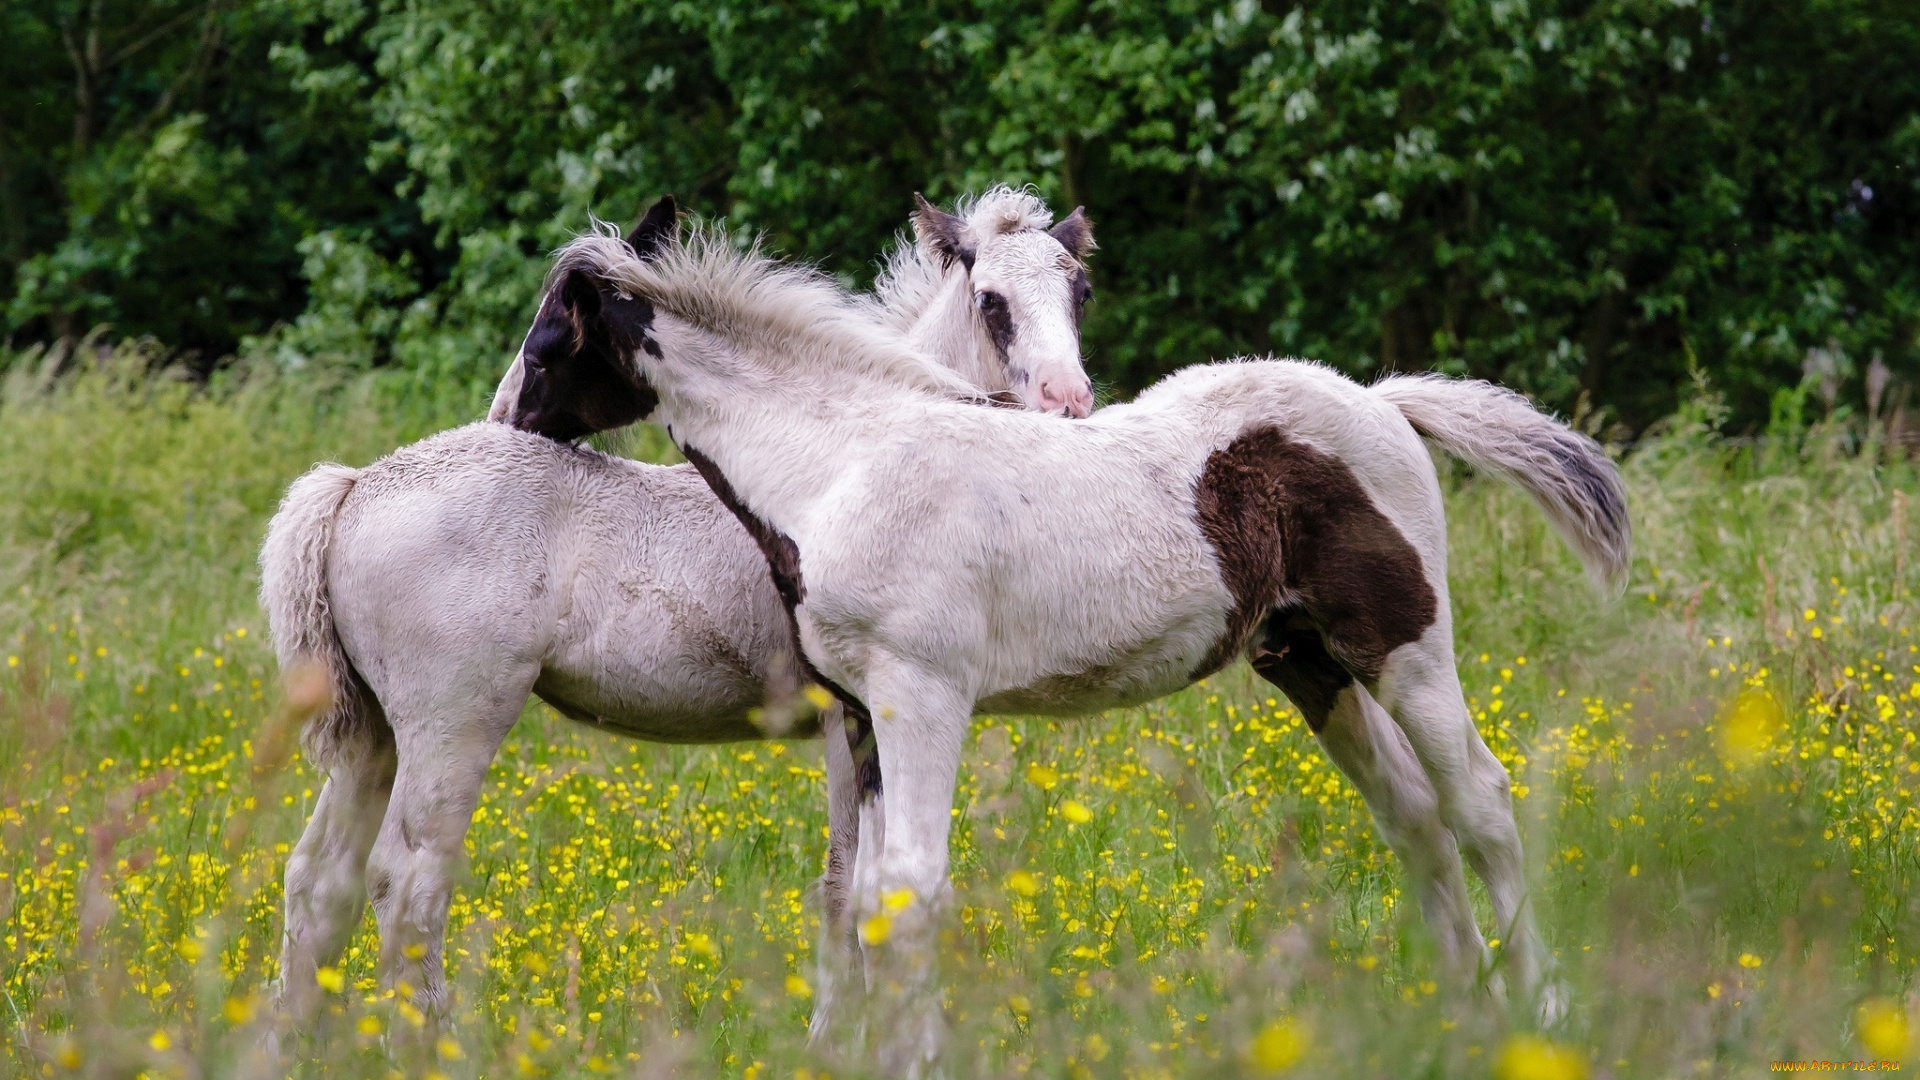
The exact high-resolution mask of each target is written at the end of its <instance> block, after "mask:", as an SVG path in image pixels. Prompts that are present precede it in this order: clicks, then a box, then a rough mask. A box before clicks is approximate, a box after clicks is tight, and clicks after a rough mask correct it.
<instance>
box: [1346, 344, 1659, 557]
mask: <svg viewBox="0 0 1920 1080" xmlns="http://www.w3.org/2000/svg"><path fill="white" fill-rule="evenodd" d="M1372 390H1373V392H1374V393H1375V394H1378V395H1379V396H1381V397H1382V398H1385V399H1386V400H1387V401H1389V402H1392V403H1393V405H1394V407H1395V408H1397V409H1399V410H1400V415H1402V416H1404V417H1406V418H1407V420H1408V422H1409V423H1411V424H1412V425H1413V427H1414V430H1415V431H1418V432H1419V433H1420V434H1421V435H1423V436H1425V437H1426V438H1428V439H1430V440H1432V441H1433V442H1434V443H1436V444H1438V445H1439V446H1440V448H1441V449H1443V450H1445V451H1446V452H1447V453H1449V454H1452V455H1453V456H1454V457H1457V458H1460V459H1461V460H1462V461H1465V462H1467V463H1468V464H1470V465H1472V466H1474V467H1475V468H1477V469H1481V470H1483V471H1485V472H1489V473H1492V474H1493V475H1495V476H1498V477H1500V478H1501V479H1503V480H1506V481H1508V482H1510V483H1512V484H1514V485H1516V486H1518V487H1519V488H1521V489H1522V490H1523V491H1525V492H1526V493H1527V494H1529V495H1532V496H1533V498H1534V501H1536V502H1538V503H1539V504H1540V508H1541V509H1542V510H1544V511H1546V515H1547V518H1548V520H1550V521H1552V522H1553V526H1554V528H1555V529H1557V530H1559V532H1560V535H1561V537H1562V538H1564V539H1565V540H1566V542H1567V546H1568V547H1571V548H1572V549H1573V551H1574V554H1576V555H1578V556H1579V557H1580V561H1581V562H1582V563H1583V564H1585V566H1586V568H1587V573H1588V574H1589V575H1591V576H1592V577H1593V579H1594V581H1595V582H1596V583H1598V584H1599V585H1601V586H1602V587H1604V588H1606V589H1608V590H1610V591H1612V592H1615V593H1617V592H1619V591H1620V590H1621V589H1624V588H1625V587H1626V583H1627V570H1628V565H1629V562H1630V561H1631V559H1632V557H1633V526H1632V524H1631V523H1630V522H1629V521H1628V520H1627V492H1626V487H1625V485H1624V484H1622V483H1621V482H1620V470H1619V469H1617V468H1616V467H1615V466H1614V464H1613V462H1612V461H1611V460H1610V459H1609V458H1608V457H1607V455H1606V454H1605V453H1604V452H1602V451H1601V449H1600V447H1599V445H1598V444H1596V443H1595V442H1594V441H1593V440H1592V439H1589V438H1587V437H1586V436H1585V435H1582V434H1580V433H1579V432H1577V431H1575V430H1573V429H1572V428H1570V427H1568V426H1566V425H1565V424H1562V423H1561V422H1559V421H1558V420H1555V419H1554V418H1552V417H1551V416H1548V415H1546V414H1545V413H1542V412H1540V411H1539V410H1538V409H1535V408H1534V407H1533V405H1532V403H1531V402H1529V401H1527V399H1526V398H1523V397H1521V396H1520V395H1519V394H1516V393H1514V392H1513V391H1511V390H1508V389H1505V388H1504V387H1499V386H1495V385H1493V384H1492V383H1490V382H1482V381H1481V380H1479V379H1449V378H1447V377H1445V376H1442V375H1393V376H1389V377H1388V378H1385V379H1382V380H1380V381H1379V382H1377V383H1375V384H1373V387H1372Z"/></svg>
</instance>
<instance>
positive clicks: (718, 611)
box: [329, 423, 787, 742]
mask: <svg viewBox="0 0 1920 1080" xmlns="http://www.w3.org/2000/svg"><path fill="white" fill-rule="evenodd" d="M329 563H330V565H329V575H330V579H331V590H332V593H333V597H334V608H335V623H336V626H337V627H338V629H339V633H340V636H341V639H342V641H343V643H345V645H346V648H347V650H348V653H349V655H351V656H352V657H353V659H354V663H355V666H356V667H357V668H359V669H360V670H361V671H362V673H363V675H365V676H366V677H367V679H368V681H369V683H370V684H371V685H372V686H373V687H374V690H375V692H376V694H379V695H380V696H381V698H382V700H383V701H386V700H388V699H389V698H391V697H392V696H394V695H395V694H402V695H407V696H419V697H421V698H423V699H446V700H453V701H457V700H459V696H460V694H461V693H462V692H467V691H472V692H481V691H486V692H495V693H512V692H514V691H515V690H516V689H517V690H518V692H521V693H525V692H526V691H527V690H528V689H534V690H537V691H538V692H539V693H540V694H541V695H542V696H543V697H545V698H547V699H548V700H549V701H550V702H552V703H553V704H554V705H555V706H556V707H558V708H560V709H562V710H563V711H565V712H567V713H568V714H569V715H572V716H574V717H576V718H578V719H582V720H589V721H594V722H598V723H601V724H604V725H606V726H610V727H614V728H617V729H620V730H623V731H627V732H629V733H631V734H634V735H637V736H640V737H643V738H651V739H661V740H666V741H691V742H705V741H715V740H724V739H735V738H745V737H752V736H753V735H755V734H756V732H755V730H754V729H753V728H752V726H751V725H750V724H749V723H747V721H746V718H745V714H746V711H747V710H748V709H750V708H752V707H753V706H756V705H759V704H760V703H761V699H762V697H763V696H764V691H763V689H762V687H763V684H764V679H765V676H766V665H767V662H768V658H769V656H770V655H771V653H772V652H773V651H774V650H777V649H779V648H782V647H784V646H785V644H786V641H787V629H786V623H785V613H784V611H783V610H782V609H781V608H780V606H779V599H778V597H777V596H776V595H775V593H774V591H773V586H772V583H771V581H770V580H769V578H768V574H767V571H766V565H765V560H764V559H763V558H762V557H761V555H760V552H759V550H758V549H757V548H756V547H755V546H754V545H753V543H752V541H751V539H750V538H749V537H748V536H747V535H746V531H745V530H744V529H743V528H741V526H740V525H739V523H738V522H737V521H735V520H734V518H733V517H732V515H731V514H729V513H728V512H727V511H726V509H725V508H724V507H722V506H721V505H720V503H719V502H718V500H716V499H715V498H714V497H713V495H712V494H711V492H710V491H708V489H707V487H706V484H705V482H704V481H702V480H701V479H700V478H699V476H698V474H697V473H695V472H694V471H693V470H692V469H691V468H689V467H686V466H672V467H667V466H658V465H646V464H641V463H638V462H633V461H628V460H625V459H621V458H616V457H611V456H609V455H605V454H600V453H597V452H595V451H592V450H586V449H581V448H578V447H572V446H565V445H561V444H558V443H554V442H552V441H551V440H548V439H544V438H541V437H539V436H536V435H529V434H527V433H524V432H520V431H516V430H514V429H512V428H510V427H508V426H506V425H503V424H495V423H479V424H471V425H468V426H466V427H462V428H456V429H453V430H451V431H447V432H442V433H440V434H439V435H435V436H433V437H431V438H428V439H423V440H421V441H420V442H418V443H414V444H412V445H410V446H407V447H403V448H401V449H400V450H397V451H395V452H394V453H393V454H392V455H390V456H388V457H387V458H384V459H382V460H380V461H378V462H375V463H374V464H373V465H371V466H369V467H368V468H367V469H366V470H364V471H363V473H362V475H361V478H360V481H359V483H358V484H356V486H355V490H354V492H353V494H352V495H351V496H349V498H348V499H347V500H346V502H345V503H344V504H343V506H342V508H341V514H340V524H339V528H338V534H337V537H336V540H335V544H334V550H333V552H332V555H331V558H330V559H329ZM536 679H537V682H536V681H533V680H536ZM510 680H518V681H517V682H513V684H512V685H508V684H507V683H508V681H510ZM523 684H524V685H523Z"/></svg>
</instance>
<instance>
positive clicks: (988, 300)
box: [974, 292, 1006, 311]
mask: <svg viewBox="0 0 1920 1080" xmlns="http://www.w3.org/2000/svg"><path fill="white" fill-rule="evenodd" d="M974 302H975V303H977V304H979V305H980V310H981V311H994V310H996V309H998V308H1001V307H1004V306H1006V301H1005V300H1002V299H1000V294H999V293H993V292H983V293H981V294H980V295H979V296H977V297H975V298H974Z"/></svg>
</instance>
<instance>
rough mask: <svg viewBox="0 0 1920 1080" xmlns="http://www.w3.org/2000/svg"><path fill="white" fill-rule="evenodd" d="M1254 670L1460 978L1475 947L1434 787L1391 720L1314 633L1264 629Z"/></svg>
mask: <svg viewBox="0 0 1920 1080" xmlns="http://www.w3.org/2000/svg"><path fill="white" fill-rule="evenodd" d="M1253 667H1254V671H1256V672H1258V673H1259V674H1260V675H1261V676H1262V677H1263V678H1265V679H1267V680H1268V681H1269V682H1271V683H1273V684H1274V685H1275V686H1278V687H1279V688H1280V689H1281V690H1282V691H1283V692H1285V693H1286V695H1287V699H1288V700H1289V701H1291V702H1293V704H1294V707H1296V708H1298V709H1299V710H1300V711H1301V714H1302V715H1303V716H1305V717H1306V720H1307V727H1308V728H1309V729H1311V730H1312V731H1313V733H1314V735H1315V736H1316V737H1318V738H1319V740H1320V746H1321V748H1322V749H1324V750H1326V752H1327V757H1329V758H1331V759H1332V760H1333V763H1334V765H1335V766H1336V767H1338V768H1339V770H1340V771H1341V773H1342V774H1344V775H1345V776H1346V778H1347V779H1348V780H1350V781H1352V782H1353V786H1354V787H1355V788H1356V789H1358V790H1359V792H1360V797H1361V798H1362V799H1364V800H1366V803H1367V809H1368V811H1369V812H1371V814H1372V815H1373V821H1374V824H1375V825H1376V826H1378V827H1379V829H1380V835H1381V837H1382V838H1384V839H1385V840H1386V842H1387V846H1388V847H1390V848H1392V849H1393V853H1394V854H1395V855H1396V856H1398V857H1399V859H1400V861H1401V863H1402V864H1404V865H1405V867H1406V871H1407V879H1408V883H1409V884H1410V885H1411V886H1412V887H1413V894H1414V897H1415V898H1416V899H1417V900H1418V902H1419V904H1420V913H1421V915H1422V916H1423V917H1424V918H1425V920H1426V924H1427V927H1428V929H1429V930H1431V931H1432V933H1433V935H1434V938H1435V940H1436V941H1437V943H1438V944H1439V946H1440V951H1441V955H1442V957H1443V958H1444V961H1445V963H1446V965H1447V966H1448V967H1449V968H1452V969H1454V970H1456V971H1459V970H1461V969H1462V968H1463V967H1464V964H1463V963H1462V961H1467V962H1470V963H1478V961H1479V959H1480V956H1481V954H1482V950H1483V946H1482V944H1481V941H1480V931H1479V927H1478V926H1476V925H1475V924H1474V919H1473V905H1472V902H1471V901H1470V900H1469V899H1468V896H1467V882H1466V876H1465V875H1464V874H1463V873H1462V871H1461V868H1460V853H1459V851H1458V849H1457V848H1455V846H1454V840H1453V834H1452V833H1450V832H1448V831H1447V827H1446V826H1445V825H1444V824H1443V823H1442V822H1441V819H1440V804H1439V799H1438V797H1437V796H1436V795H1435V794H1434V790H1433V785H1432V784H1430V783H1428V782H1427V776H1426V773H1425V772H1423V771H1422V770H1421V767H1420V760H1419V759H1418V758H1417V757H1415V756H1414V753H1413V748H1412V747H1411V746H1409V745H1408V744H1407V739H1406V736H1405V735H1403V734H1401V732H1400V729H1399V728H1398V727H1396V726H1395V725H1394V722H1393V718H1392V717H1390V716H1388V715H1387V712H1386V710H1385V709H1382V708H1381V707H1380V704H1379V702H1377V701H1375V700H1374V699H1373V696H1372V695H1371V694H1369V693H1367V690H1366V687H1364V686H1361V685H1360V684H1359V683H1358V682H1357V681H1355V680H1354V678H1353V676H1352V675H1351V674H1349V673H1348V672H1347V670H1346V669H1345V668H1344V667H1342V666H1341V665H1340V664H1339V663H1338V662H1337V661H1335V660H1334V659H1333V657H1332V656H1330V655H1329V654H1328V653H1327V650H1326V647H1325V645H1324V644H1323V643H1322V642H1321V639H1320V635H1319V633H1318V632H1317V631H1315V630H1312V629H1296V630H1293V631H1288V630H1287V629H1286V628H1285V627H1284V626H1281V627H1276V628H1274V629H1273V630H1270V631H1269V636H1268V637H1267V639H1266V642H1265V645H1264V648H1263V649H1261V650H1260V651H1259V652H1258V653H1257V654H1256V655H1255V657H1254V662H1253Z"/></svg>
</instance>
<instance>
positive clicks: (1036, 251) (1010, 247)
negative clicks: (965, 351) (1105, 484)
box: [913, 187, 1093, 416]
mask: <svg viewBox="0 0 1920 1080" xmlns="http://www.w3.org/2000/svg"><path fill="white" fill-rule="evenodd" d="M914 203H915V209H914V212H913V224H914V231H915V232H916V233H917V234H918V237H919V242H920V244H921V246H922V248H923V249H925V250H927V251H928V252H929V253H930V254H932V255H935V256H936V257H938V258H939V259H940V260H941V261H942V263H943V264H945V265H946V266H947V267H948V268H949V270H951V269H952V268H953V267H955V266H958V267H960V268H962V270H963V271H964V272H965V274H966V277H967V284H968V287H969V288H970V289H971V292H972V300H971V304H972V318H973V320H974V327H975V330H976V331H977V332H978V333H979V334H980V335H981V336H983V337H984V338H985V340H986V341H988V342H990V343H991V349H992V350H993V352H994V353H995V354H996V359H997V360H998V362H999V363H1000V364H1002V365H1004V367H1005V373H1006V381H1007V386H1008V387H1009V388H1010V389H1012V390H1013V392H1014V393H1015V394H1017V395H1019V397H1020V400H1021V401H1022V402H1023V403H1024V404H1026V406H1027V407H1028V408H1031V409H1036V410H1039V411H1041V412H1058V413H1065V414H1066V415H1068V416H1085V415H1087V414H1088V413H1089V412H1092V411H1093V384H1092V382H1091V381H1090V380H1089V379H1088V378H1087V372H1086V369H1085V368H1084V367H1082V366H1081V363H1080V321H1081V319H1082V317H1083V316H1084V315H1085V313H1086V305H1087V300H1088V298H1089V297H1091V296H1092V295H1093V286H1092V285H1091V284H1090V283H1089V282H1088V281H1087V268H1086V258H1087V255H1088V254H1089V253H1090V252H1091V251H1092V250H1093V223H1092V222H1090V221H1088V220H1087V215H1086V208H1085V207H1081V208H1079V209H1076V210H1074V212H1073V213H1072V214H1071V215H1069V216H1068V217H1067V219H1066V220H1065V221H1062V222H1060V223H1059V224H1057V225H1053V226H1052V227H1051V228H1049V227H1048V224H1049V223H1050V222H1051V220H1052V215H1050V214H1048V212H1047V210H1046V207H1045V206H1044V205H1043V204H1042V203H1041V202H1040V200H1039V199H1036V198H1034V197H1033V196H1032V195H1029V194H1027V193H1026V192H1024V191H1016V190H1014V189H1012V188H1007V187H998V188H994V189H993V190H991V191H989V192H987V193H986V194H985V195H982V196H981V197H980V198H979V199H977V200H975V201H974V202H972V203H971V204H967V203H962V204H961V205H960V206H958V207H956V208H955V209H957V210H959V211H960V213H958V214H949V213H947V212H945V211H943V210H940V209H938V208H936V207H934V206H933V205H932V204H931V203H929V202H927V200H926V199H924V198H922V197H921V196H919V195H915V196H914Z"/></svg>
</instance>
